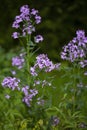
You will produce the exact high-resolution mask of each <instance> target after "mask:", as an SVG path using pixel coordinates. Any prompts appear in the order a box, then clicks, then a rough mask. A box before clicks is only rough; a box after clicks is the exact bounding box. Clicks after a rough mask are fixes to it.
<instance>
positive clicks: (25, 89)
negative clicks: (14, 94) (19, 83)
mask: <svg viewBox="0 0 87 130" xmlns="http://www.w3.org/2000/svg"><path fill="white" fill-rule="evenodd" d="M28 90H29V86H25V87H23V88H22V92H23V93H24V94H25V95H26V96H27V95H28Z"/></svg>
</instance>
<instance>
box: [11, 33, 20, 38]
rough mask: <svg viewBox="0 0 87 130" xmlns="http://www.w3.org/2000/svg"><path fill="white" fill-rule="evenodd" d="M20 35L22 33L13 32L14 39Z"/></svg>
mask: <svg viewBox="0 0 87 130" xmlns="http://www.w3.org/2000/svg"><path fill="white" fill-rule="evenodd" d="M19 35H20V33H18V32H14V33H13V34H12V37H13V38H14V39H17V38H18V37H19Z"/></svg>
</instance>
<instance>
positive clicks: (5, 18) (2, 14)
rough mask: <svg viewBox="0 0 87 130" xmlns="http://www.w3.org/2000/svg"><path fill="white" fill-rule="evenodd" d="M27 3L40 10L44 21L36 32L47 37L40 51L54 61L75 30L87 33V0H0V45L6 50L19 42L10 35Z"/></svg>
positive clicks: (14, 46)
mask: <svg viewBox="0 0 87 130" xmlns="http://www.w3.org/2000/svg"><path fill="white" fill-rule="evenodd" d="M25 4H28V5H29V7H30V8H35V9H37V10H39V13H40V16H41V17H42V22H41V24H39V25H38V26H37V33H38V34H41V35H43V37H44V41H43V43H42V44H39V45H40V47H41V49H40V50H39V51H40V53H47V54H48V55H49V57H51V58H52V59H53V60H55V61H56V60H58V58H59V57H60V55H59V54H60V51H61V48H62V46H63V45H64V44H67V43H68V42H69V41H70V40H71V39H72V38H73V37H74V36H75V33H76V30H78V29H82V30H85V32H86V33H87V0H0V46H1V47H3V48H4V49H5V51H6V52H8V51H9V50H10V49H12V48H14V49H15V48H16V47H17V46H19V45H20V44H19V41H18V40H17V39H16V40H14V39H12V37H11V35H12V32H13V31H14V29H13V28H12V23H13V21H14V18H15V16H16V15H18V14H19V9H20V7H21V6H22V5H25Z"/></svg>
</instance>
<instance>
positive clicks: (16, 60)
mask: <svg viewBox="0 0 87 130" xmlns="http://www.w3.org/2000/svg"><path fill="white" fill-rule="evenodd" d="M24 61H25V60H24V57H23V55H22V54H20V55H19V56H16V57H13V58H12V66H16V67H17V68H18V69H21V68H22V67H23V65H24Z"/></svg>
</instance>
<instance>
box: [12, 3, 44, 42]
mask: <svg viewBox="0 0 87 130" xmlns="http://www.w3.org/2000/svg"><path fill="white" fill-rule="evenodd" d="M40 22H41V17H40V16H39V13H38V10H35V9H30V8H29V7H28V5H24V6H22V7H21V8H20V15H18V16H16V17H15V21H14V22H13V25H12V27H13V28H16V29H20V30H21V31H22V32H14V33H13V34H12V37H13V38H14V39H16V38H19V37H26V36H27V35H31V34H32V32H35V26H34V25H35V24H39V23H40ZM34 40H35V42H36V43H38V42H39V41H43V37H42V36H41V35H37V36H36V37H35V38H34Z"/></svg>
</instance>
